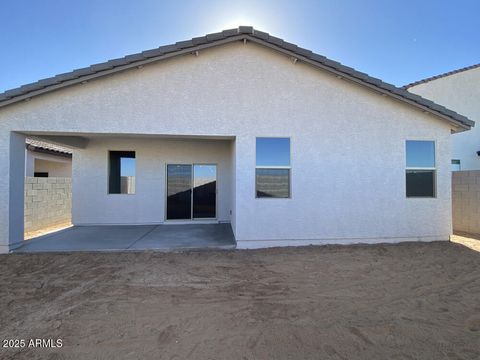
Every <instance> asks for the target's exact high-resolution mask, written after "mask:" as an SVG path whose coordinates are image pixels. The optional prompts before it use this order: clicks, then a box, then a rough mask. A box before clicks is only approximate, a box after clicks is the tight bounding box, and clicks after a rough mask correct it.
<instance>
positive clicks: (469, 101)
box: [408, 67, 480, 170]
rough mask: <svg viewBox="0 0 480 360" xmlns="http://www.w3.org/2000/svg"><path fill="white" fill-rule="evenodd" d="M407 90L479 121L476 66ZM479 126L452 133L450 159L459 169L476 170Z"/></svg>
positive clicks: (479, 83) (479, 166)
mask: <svg viewBox="0 0 480 360" xmlns="http://www.w3.org/2000/svg"><path fill="white" fill-rule="evenodd" d="M408 91H410V92H412V93H415V94H418V95H420V96H422V97H424V98H427V99H430V100H432V101H434V102H436V103H437V104H441V105H443V106H446V107H448V108H449V109H452V110H454V111H456V112H458V113H460V114H462V115H465V116H467V117H468V118H470V119H472V120H474V121H479V120H480V102H479V100H478V99H480V67H477V68H474V69H470V70H466V71H462V72H458V73H454V74H451V75H448V76H445V77H440V78H438V79H435V80H430V81H428V82H425V83H421V84H418V85H416V86H412V87H410V88H409V89H408ZM477 151H480V126H478V125H477V126H475V127H474V128H472V130H470V131H465V132H461V133H458V134H453V135H452V155H451V158H452V159H456V160H460V169H461V170H480V156H478V155H477Z"/></svg>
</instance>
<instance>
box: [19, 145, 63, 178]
mask: <svg viewBox="0 0 480 360" xmlns="http://www.w3.org/2000/svg"><path fill="white" fill-rule="evenodd" d="M36 172H46V173H48V176H49V177H72V159H69V158H66V157H61V156H55V155H50V154H41V153H37V152H34V151H30V150H25V176H34V174H35V173H36Z"/></svg>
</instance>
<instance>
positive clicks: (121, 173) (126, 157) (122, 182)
mask: <svg viewBox="0 0 480 360" xmlns="http://www.w3.org/2000/svg"><path fill="white" fill-rule="evenodd" d="M135 167H136V160H135V151H110V153H109V168H110V169H109V184H108V193H109V194H135Z"/></svg>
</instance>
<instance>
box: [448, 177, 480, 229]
mask: <svg viewBox="0 0 480 360" xmlns="http://www.w3.org/2000/svg"><path fill="white" fill-rule="evenodd" d="M452 201H453V203H452V213H453V214H452V215H453V217H452V222H453V231H463V232H468V233H472V234H480V170H475V171H454V172H453V173H452Z"/></svg>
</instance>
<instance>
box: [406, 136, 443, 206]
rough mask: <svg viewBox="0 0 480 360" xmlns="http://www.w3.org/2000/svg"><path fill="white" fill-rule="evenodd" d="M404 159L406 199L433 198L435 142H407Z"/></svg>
mask: <svg viewBox="0 0 480 360" xmlns="http://www.w3.org/2000/svg"><path fill="white" fill-rule="evenodd" d="M406 159H407V167H406V193H407V197H429V198H432V197H435V196H436V189H435V187H436V168H435V142H434V141H425V140H407V142H406Z"/></svg>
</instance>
